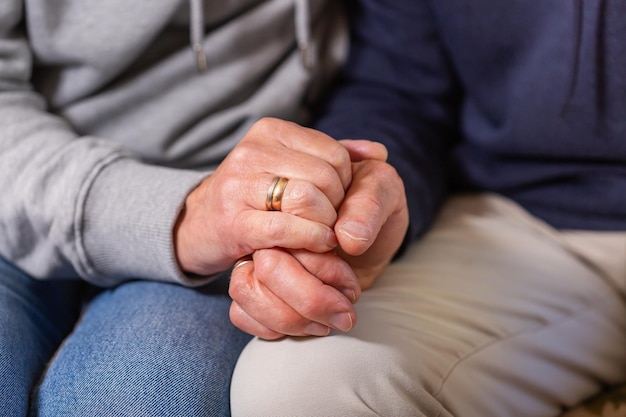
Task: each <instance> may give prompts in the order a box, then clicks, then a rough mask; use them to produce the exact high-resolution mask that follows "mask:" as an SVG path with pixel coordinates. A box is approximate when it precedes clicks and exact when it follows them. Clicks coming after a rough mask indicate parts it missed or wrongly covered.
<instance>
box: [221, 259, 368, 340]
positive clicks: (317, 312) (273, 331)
mask: <svg viewBox="0 0 626 417" xmlns="http://www.w3.org/2000/svg"><path fill="white" fill-rule="evenodd" d="M360 291H361V290H360V287H359V283H358V281H357V278H356V276H355V274H354V272H353V271H352V269H351V268H350V266H349V265H348V264H347V263H346V262H345V261H343V260H342V259H341V258H339V257H338V256H337V255H335V254H334V253H332V252H326V253H323V254H319V253H313V252H309V251H306V250H296V251H286V250H283V249H278V248H273V249H263V250H258V251H256V252H255V253H254V256H253V259H252V262H242V263H240V264H239V266H235V268H234V269H233V272H232V274H231V281H230V288H229V293H230V295H231V297H232V298H233V302H232V304H231V308H230V319H231V321H232V322H233V324H235V326H237V327H239V328H240V329H242V330H243V331H245V332H248V333H250V334H253V335H255V336H259V337H261V338H264V339H277V338H281V337H283V336H285V335H290V336H326V335H328V333H329V332H330V330H331V328H333V329H337V330H340V331H348V330H350V329H351V328H352V327H353V326H354V324H355V322H356V312H355V310H354V306H353V305H352V304H353V303H354V302H356V301H357V300H358V298H359V296H360Z"/></svg>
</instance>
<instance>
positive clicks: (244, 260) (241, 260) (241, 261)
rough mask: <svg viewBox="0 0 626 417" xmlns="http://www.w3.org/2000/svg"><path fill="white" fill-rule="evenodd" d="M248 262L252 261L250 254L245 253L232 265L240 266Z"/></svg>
mask: <svg viewBox="0 0 626 417" xmlns="http://www.w3.org/2000/svg"><path fill="white" fill-rule="evenodd" d="M248 262H252V255H246V256H243V257H241V258H239V259H238V260H237V262H235V266H233V269H236V268H239V267H240V266H242V265H245V264H247V263H248Z"/></svg>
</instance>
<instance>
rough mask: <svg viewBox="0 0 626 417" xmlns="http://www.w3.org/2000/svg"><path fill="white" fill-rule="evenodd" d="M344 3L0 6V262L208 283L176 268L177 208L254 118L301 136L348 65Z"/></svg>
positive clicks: (18, 0)
mask: <svg viewBox="0 0 626 417" xmlns="http://www.w3.org/2000/svg"><path fill="white" fill-rule="evenodd" d="M338 3H339V2H336V1H332V0H329V1H326V0H311V1H306V0H295V1H292V0H268V1H262V0H228V1H225V0H206V1H202V0H191V1H189V0H136V1H125V0H55V1H50V0H3V1H2V2H0V255H1V256H2V257H4V258H6V259H7V260H9V261H10V262H12V263H14V264H15V265H17V266H18V267H20V268H22V269H23V270H24V271H26V272H27V273H29V274H31V275H32V276H34V277H36V278H42V279H43V278H72V277H77V276H80V277H82V278H83V279H85V280H87V281H89V282H92V283H94V284H97V285H114V284H116V283H119V282H121V281H123V280H126V279H132V278H146V279H153V280H160V281H173V282H179V283H183V284H186V285H196V284H201V283H204V282H206V281H207V280H208V279H209V278H204V279H203V278H198V277H187V276H185V275H184V274H183V272H182V271H181V270H180V268H179V267H178V265H177V262H176V258H175V254H174V248H173V237H172V230H173V226H174V223H175V220H176V218H177V215H178V213H179V211H180V209H181V206H182V204H183V203H184V199H185V197H186V195H187V194H188V193H189V191H190V190H192V189H193V188H194V187H195V186H196V185H197V184H198V182H199V181H201V180H202V179H203V178H204V177H206V175H208V174H209V173H210V171H211V170H212V169H213V168H214V167H215V166H216V165H217V164H218V163H219V162H220V161H221V160H222V159H223V158H224V156H225V155H226V154H227V153H228V152H229V151H230V150H231V149H232V148H233V146H235V144H236V143H237V141H238V140H239V139H240V138H241V137H242V136H243V135H244V134H245V132H246V131H247V129H248V128H249V127H250V125H251V124H252V123H254V122H255V121H256V120H258V119H259V118H261V117H263V116H274V117H280V118H285V119H290V120H295V121H297V122H304V121H305V120H306V118H307V102H308V100H311V99H313V98H314V96H315V94H316V92H318V91H319V90H320V88H321V87H322V86H323V85H324V84H325V83H326V82H327V81H328V79H329V77H330V76H331V75H332V74H333V72H334V71H335V70H336V68H337V66H338V64H339V63H340V61H341V59H342V58H343V55H344V51H345V28H344V26H343V19H342V15H341V12H340V10H338V6H337V4H338ZM190 45H191V48H190ZM298 46H300V49H299V47H298ZM192 50H193V51H192Z"/></svg>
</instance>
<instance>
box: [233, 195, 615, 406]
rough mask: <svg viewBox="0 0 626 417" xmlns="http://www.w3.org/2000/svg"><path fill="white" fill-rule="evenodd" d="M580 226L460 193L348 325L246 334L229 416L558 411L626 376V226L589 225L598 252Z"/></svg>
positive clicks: (378, 284)
mask: <svg viewBox="0 0 626 417" xmlns="http://www.w3.org/2000/svg"><path fill="white" fill-rule="evenodd" d="M580 235H581V234H580V233H578V234H576V236H577V238H576V239H575V242H574V243H575V244H572V242H570V241H568V236H569V234H567V233H559V232H557V231H555V230H553V229H551V228H550V227H548V226H547V225H545V224H543V223H542V222H539V221H537V220H536V219H534V218H532V217H531V216H529V215H528V214H527V213H526V212H524V211H523V210H521V209H520V208H519V207H518V206H517V205H515V204H513V203H512V202H510V201H508V200H505V199H501V198H497V197H493V196H471V197H461V198H456V199H454V200H452V201H451V202H450V203H449V204H448V205H447V206H446V208H445V209H444V211H443V213H442V215H441V216H440V218H439V219H438V221H437V223H436V225H435V226H434V228H433V230H432V231H431V232H430V233H429V234H428V235H427V236H425V237H424V239H423V240H422V241H420V243H419V244H417V245H414V246H413V247H412V248H411V249H410V250H409V251H408V253H407V254H406V255H405V256H404V257H403V258H402V259H401V260H400V261H398V262H396V263H394V264H393V265H392V266H390V267H389V268H388V270H387V271H385V273H384V274H383V276H381V277H380V278H379V280H378V281H377V282H376V284H375V285H374V286H373V287H372V288H371V289H370V290H368V291H366V292H364V293H363V295H362V298H361V300H360V301H359V302H358V303H357V305H356V309H357V314H358V322H357V324H356V326H355V328H354V329H353V330H352V331H350V332H349V333H347V334H332V335H330V336H329V337H325V338H307V339H296V338H288V339H285V340H282V341H278V342H267V341H261V340H258V339H254V340H253V341H251V342H250V343H249V344H248V346H247V347H246V348H245V350H244V351H243V353H242V355H241V356H240V359H239V362H238V364H237V367H236V369H235V372H234V375H233V382H232V388H231V403H232V405H231V407H232V412H233V415H234V416H257V417H258V416H276V415H297V416H387V417H389V416H428V417H431V416H451V415H452V416H460V417H465V416H469V417H491V416H493V417H503V416H506V417H517V416H521V417H525V416H533V417H541V416H555V415H558V414H559V413H560V412H561V410H562V409H563V408H565V407H567V406H570V405H572V404H575V403H577V402H579V401H580V400H581V399H583V398H585V397H587V396H589V395H591V394H593V393H594V392H596V391H598V390H600V389H601V387H602V385H603V384H610V383H617V382H619V381H624V380H625V379H626V349H624V346H626V305H625V295H624V293H625V289H624V286H625V285H626V270H625V269H624V268H625V267H624V265H625V264H626V234H610V235H609V234H607V235H603V234H593V236H594V242H603V249H604V251H606V256H603V257H597V256H589V253H591V252H594V251H590V252H589V253H588V252H587V251H586V248H585V245H584V244H581V242H583V241H584V239H582V240H581V239H580ZM590 235H591V234H590ZM605 236H606V238H605ZM595 244H596V243H594V245H595ZM598 262H605V264H598Z"/></svg>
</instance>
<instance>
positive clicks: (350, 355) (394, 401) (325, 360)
mask: <svg viewBox="0 0 626 417" xmlns="http://www.w3.org/2000/svg"><path fill="white" fill-rule="evenodd" d="M404 362H405V359H403V356H402V355H398V353H397V351H395V350H394V349H393V348H392V347H390V346H388V345H380V344H374V343H368V342H365V341H362V340H359V339H357V338H352V337H350V336H349V335H339V336H329V337H326V338H310V339H300V340H298V339H285V340H281V341H278V342H266V341H261V340H256V339H255V340H253V341H252V342H250V343H249V344H248V346H247V347H246V348H245V349H244V351H243V353H242V355H241V356H240V357H239V361H238V362H237V366H236V368H235V372H234V375H233V381H232V385H231V410H232V413H233V416H236V417H237V416H276V415H306V416H329V415H359V416H375V415H387V416H404V415H435V414H436V412H433V413H429V412H428V410H439V408H440V405H439V403H438V402H437V401H436V400H435V399H434V398H433V397H432V396H431V395H429V394H427V393H425V391H424V390H423V389H422V388H421V387H420V385H419V384H420V381H418V380H415V379H413V378H411V377H410V375H409V374H408V373H407V372H406V371H405V363H404Z"/></svg>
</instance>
